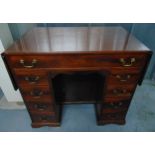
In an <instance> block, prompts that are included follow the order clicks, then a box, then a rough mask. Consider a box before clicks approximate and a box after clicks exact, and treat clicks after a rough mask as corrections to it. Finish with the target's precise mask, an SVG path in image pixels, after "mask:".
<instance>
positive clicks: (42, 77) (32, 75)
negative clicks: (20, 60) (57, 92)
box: [14, 69, 48, 86]
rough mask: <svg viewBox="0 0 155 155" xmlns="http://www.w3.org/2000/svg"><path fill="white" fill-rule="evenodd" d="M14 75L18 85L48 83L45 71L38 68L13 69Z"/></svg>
mask: <svg viewBox="0 0 155 155" xmlns="http://www.w3.org/2000/svg"><path fill="white" fill-rule="evenodd" d="M14 72H15V77H16V80H17V82H18V84H19V85H20V86H27V85H30V86H33V85H48V80H47V79H48V76H47V72H46V71H43V70H40V69H33V70H27V69H14Z"/></svg>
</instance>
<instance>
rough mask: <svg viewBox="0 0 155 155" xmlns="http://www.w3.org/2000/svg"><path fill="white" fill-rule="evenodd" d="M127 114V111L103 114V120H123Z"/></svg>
mask: <svg viewBox="0 0 155 155" xmlns="http://www.w3.org/2000/svg"><path fill="white" fill-rule="evenodd" d="M125 116H126V112H114V113H106V114H102V115H101V119H102V120H121V119H124V118H125Z"/></svg>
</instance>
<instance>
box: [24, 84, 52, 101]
mask: <svg viewBox="0 0 155 155" xmlns="http://www.w3.org/2000/svg"><path fill="white" fill-rule="evenodd" d="M21 92H22V95H23V97H24V100H25V101H26V102H36V101H37V102H38V101H40V102H50V103H51V102H53V96H52V94H51V91H50V90H49V87H48V86H33V87H22V88H21Z"/></svg>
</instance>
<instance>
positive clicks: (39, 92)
mask: <svg viewBox="0 0 155 155" xmlns="http://www.w3.org/2000/svg"><path fill="white" fill-rule="evenodd" d="M30 94H31V95H32V96H33V97H34V98H40V97H41V96H42V95H43V92H42V91H38V90H33V91H31V93H30Z"/></svg>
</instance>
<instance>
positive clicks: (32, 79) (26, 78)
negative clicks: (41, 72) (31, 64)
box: [25, 76, 40, 84]
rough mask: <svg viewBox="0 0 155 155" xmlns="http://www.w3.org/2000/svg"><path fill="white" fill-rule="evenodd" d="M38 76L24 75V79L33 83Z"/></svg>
mask: <svg viewBox="0 0 155 155" xmlns="http://www.w3.org/2000/svg"><path fill="white" fill-rule="evenodd" d="M39 78H40V77H39V76H36V77H28V76H26V77H25V80H26V81H28V82H29V83H31V84H33V83H37V81H38V80H39Z"/></svg>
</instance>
